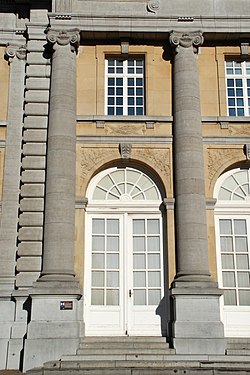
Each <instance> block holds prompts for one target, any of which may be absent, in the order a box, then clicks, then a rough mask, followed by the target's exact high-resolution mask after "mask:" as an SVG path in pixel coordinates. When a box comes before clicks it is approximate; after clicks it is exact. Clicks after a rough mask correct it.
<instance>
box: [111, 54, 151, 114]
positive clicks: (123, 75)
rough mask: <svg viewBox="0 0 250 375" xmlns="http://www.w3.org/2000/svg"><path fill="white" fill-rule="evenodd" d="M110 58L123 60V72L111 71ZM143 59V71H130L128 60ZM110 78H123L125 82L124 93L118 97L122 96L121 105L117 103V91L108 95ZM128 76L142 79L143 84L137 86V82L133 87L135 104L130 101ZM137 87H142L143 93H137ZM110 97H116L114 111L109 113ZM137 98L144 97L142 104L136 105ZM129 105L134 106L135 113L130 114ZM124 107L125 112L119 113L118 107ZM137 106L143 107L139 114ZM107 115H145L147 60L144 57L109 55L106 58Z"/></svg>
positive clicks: (123, 84) (123, 85)
mask: <svg viewBox="0 0 250 375" xmlns="http://www.w3.org/2000/svg"><path fill="white" fill-rule="evenodd" d="M109 60H115V61H121V62H122V73H116V72H114V73H109V72H108V70H109V66H108V62H109ZM136 60H138V61H141V62H142V73H129V71H128V70H129V66H128V61H136ZM109 78H114V79H115V80H116V79H117V78H121V79H122V81H123V83H122V88H123V94H122V96H121V95H119V96H118V97H120V98H122V100H123V103H122V104H121V105H117V103H116V99H117V95H116V92H115V93H114V95H110V96H109V95H108V88H109V85H108V79H109ZM128 78H133V79H135V80H136V79H137V78H140V79H142V86H137V85H136V84H135V85H134V86H131V88H132V87H133V88H134V90H135V94H134V96H131V98H134V101H135V102H134V104H133V105H132V104H131V105H130V104H129V103H128V99H129V95H128ZM136 88H142V95H136ZM114 90H115V91H116V85H115V86H114ZM109 97H110V98H112V97H114V104H113V105H112V107H114V113H112V114H111V113H109V103H108V101H109ZM137 98H142V105H138V106H137V105H136V99H137ZM110 107H111V105H110ZM129 107H131V108H132V107H133V108H134V113H133V114H130V113H129ZM118 108H122V112H123V113H118V112H117V109H118ZM137 108H142V113H140V114H137V113H136V111H137ZM105 115H110V116H143V115H145V61H144V58H143V57H129V58H123V57H109V56H107V57H106V58H105Z"/></svg>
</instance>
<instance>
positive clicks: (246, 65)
mask: <svg viewBox="0 0 250 375" xmlns="http://www.w3.org/2000/svg"><path fill="white" fill-rule="evenodd" d="M226 84H227V107H228V115H229V116H250V61H226Z"/></svg>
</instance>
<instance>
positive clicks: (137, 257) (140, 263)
mask: <svg viewBox="0 0 250 375" xmlns="http://www.w3.org/2000/svg"><path fill="white" fill-rule="evenodd" d="M133 258H134V269H145V268H146V256H145V254H134V255H133Z"/></svg>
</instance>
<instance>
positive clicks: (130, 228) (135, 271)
mask: <svg viewBox="0 0 250 375" xmlns="http://www.w3.org/2000/svg"><path fill="white" fill-rule="evenodd" d="M89 219H90V233H91V236H89V237H90V238H89V240H88V241H87V244H86V245H87V246H86V249H87V252H88V253H89V254H90V256H89V257H86V266H85V272H86V278H85V289H86V298H85V317H86V318H85V322H86V335H105V334H109V335H124V334H130V335H148V334H155V335H158V334H161V332H160V327H161V324H160V317H159V316H157V314H156V309H157V306H158V304H159V303H160V300H161V297H162V290H163V276H162V248H161V246H162V240H161V238H162V235H161V230H162V228H161V227H162V225H161V218H160V216H159V215H150V217H147V218H145V217H144V215H129V214H127V213H124V214H119V215H111V214H110V215H109V214H106V215H98V216H97V215H91V217H90V218H89Z"/></svg>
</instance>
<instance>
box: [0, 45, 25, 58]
mask: <svg viewBox="0 0 250 375" xmlns="http://www.w3.org/2000/svg"><path fill="white" fill-rule="evenodd" d="M26 56H27V49H26V46H24V45H21V46H20V45H13V44H9V45H8V46H7V47H6V50H5V57H6V59H8V60H9V61H10V62H11V61H12V60H13V59H14V58H15V57H17V58H18V59H19V60H24V59H26Z"/></svg>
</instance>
